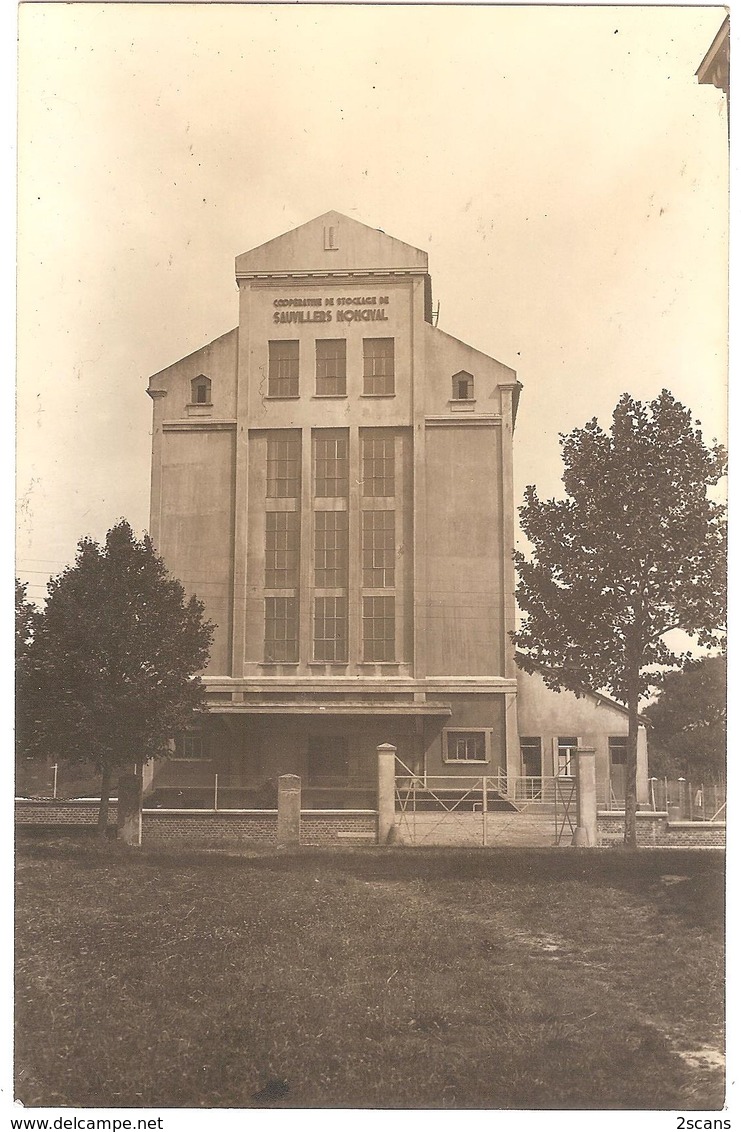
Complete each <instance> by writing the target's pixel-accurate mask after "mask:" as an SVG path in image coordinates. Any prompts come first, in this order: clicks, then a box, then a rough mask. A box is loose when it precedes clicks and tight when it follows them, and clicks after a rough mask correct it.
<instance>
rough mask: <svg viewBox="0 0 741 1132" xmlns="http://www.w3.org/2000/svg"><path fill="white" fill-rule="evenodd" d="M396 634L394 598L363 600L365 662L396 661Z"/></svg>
mask: <svg viewBox="0 0 741 1132" xmlns="http://www.w3.org/2000/svg"><path fill="white" fill-rule="evenodd" d="M395 634H396V617H395V601H394V598H393V597H364V598H363V660H365V661H389V660H394V656H395V651H396V650H395V645H394V639H395Z"/></svg>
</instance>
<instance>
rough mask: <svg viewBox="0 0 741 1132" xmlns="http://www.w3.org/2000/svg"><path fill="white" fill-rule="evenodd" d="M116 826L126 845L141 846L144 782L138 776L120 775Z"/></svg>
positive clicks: (120, 837) (121, 839)
mask: <svg viewBox="0 0 741 1132" xmlns="http://www.w3.org/2000/svg"><path fill="white" fill-rule="evenodd" d="M116 826H117V829H118V837H119V840H120V841H122V842H123V844H124V845H136V846H137V847H138V846H140V845H141V843H142V780H141V777H140V776H139V775H138V774H122V775H119V779H118V812H117V816H116Z"/></svg>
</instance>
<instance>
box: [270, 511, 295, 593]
mask: <svg viewBox="0 0 741 1132" xmlns="http://www.w3.org/2000/svg"><path fill="white" fill-rule="evenodd" d="M298 519H299V515H298V511H268V512H267V513H266V515H265V589H266V590H292V589H295V588H296V586H297V585H298V548H299V525H298Z"/></svg>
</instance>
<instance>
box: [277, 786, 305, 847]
mask: <svg viewBox="0 0 741 1132" xmlns="http://www.w3.org/2000/svg"><path fill="white" fill-rule="evenodd" d="M300 844H301V779H300V778H299V776H298V775H297V774H281V776H280V778H279V779H278V845H279V846H280V847H281V848H283V849H289V848H292V847H294V846H298V845H300Z"/></svg>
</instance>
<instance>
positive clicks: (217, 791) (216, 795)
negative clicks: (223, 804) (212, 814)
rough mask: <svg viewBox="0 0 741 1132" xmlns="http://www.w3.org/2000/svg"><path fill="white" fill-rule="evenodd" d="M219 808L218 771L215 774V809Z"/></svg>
mask: <svg viewBox="0 0 741 1132" xmlns="http://www.w3.org/2000/svg"><path fill="white" fill-rule="evenodd" d="M218 808H219V775H218V771H217V772H216V773H215V774H214V809H215V810H218Z"/></svg>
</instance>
